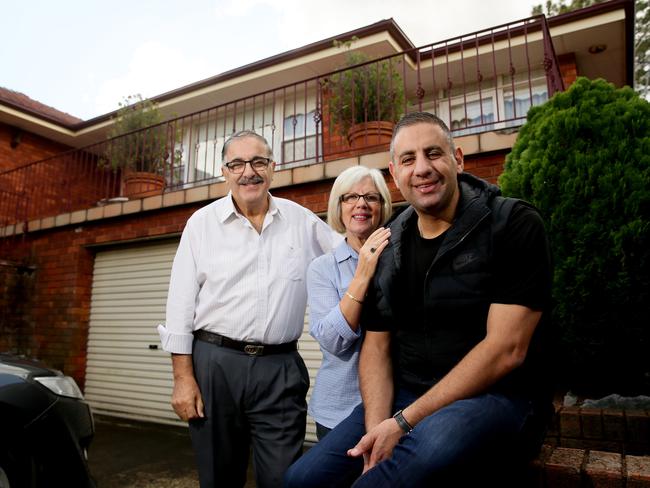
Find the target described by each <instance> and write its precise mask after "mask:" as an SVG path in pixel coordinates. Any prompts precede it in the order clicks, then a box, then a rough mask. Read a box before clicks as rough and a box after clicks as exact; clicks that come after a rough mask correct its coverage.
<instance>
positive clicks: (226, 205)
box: [217, 191, 282, 223]
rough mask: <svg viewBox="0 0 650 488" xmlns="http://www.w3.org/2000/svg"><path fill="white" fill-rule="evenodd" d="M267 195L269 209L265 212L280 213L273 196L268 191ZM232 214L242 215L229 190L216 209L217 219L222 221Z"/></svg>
mask: <svg viewBox="0 0 650 488" xmlns="http://www.w3.org/2000/svg"><path fill="white" fill-rule="evenodd" d="M268 196H269V209H268V211H267V213H268V214H269V215H273V216H275V215H276V214H279V215H282V212H280V209H279V208H278V206H277V204H276V203H275V199H274V198H273V196H272V195H271V194H270V193H268ZM233 216H234V217H243V215H242V214H241V213H240V212H239V211H238V210H237V207H235V201H234V200H233V198H232V192H231V191H229V192H228V194H227V195H226V196H225V197H224V202H223V206H221V207H220V208H218V209H217V217H218V218H219V221H220V222H222V223H223V222H225V221H226V220H228V218H230V217H233Z"/></svg>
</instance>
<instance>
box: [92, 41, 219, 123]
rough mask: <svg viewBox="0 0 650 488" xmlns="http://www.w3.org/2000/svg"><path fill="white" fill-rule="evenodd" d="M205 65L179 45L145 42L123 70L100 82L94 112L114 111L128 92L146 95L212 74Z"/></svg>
mask: <svg viewBox="0 0 650 488" xmlns="http://www.w3.org/2000/svg"><path fill="white" fill-rule="evenodd" d="M208 66H209V65H208V63H207V62H206V61H205V60H203V59H199V58H197V57H195V56H192V55H191V54H190V55H188V53H187V52H183V51H182V50H181V49H179V48H175V47H170V46H167V45H164V44H162V43H160V42H154V41H151V42H146V43H144V44H142V45H140V46H139V47H137V48H136V49H135V51H134V52H133V56H132V58H131V61H130V63H129V67H128V71H127V72H126V73H124V74H122V75H121V76H118V77H115V78H112V79H109V80H107V81H105V82H103V83H102V84H101V86H100V88H99V90H98V93H97V96H96V97H95V110H94V112H96V113H99V114H104V113H108V112H112V111H113V110H117V108H118V103H119V102H121V101H122V99H123V98H124V97H126V96H128V95H135V94H137V93H139V94H141V95H142V96H143V97H144V98H149V97H153V96H156V95H160V94H162V93H165V92H167V91H170V90H174V89H176V88H179V87H181V86H184V85H187V84H189V83H193V82H195V81H198V80H201V79H203V78H206V77H208V76H210V75H212V74H214V73H212V72H211V71H210V68H209V67H208Z"/></svg>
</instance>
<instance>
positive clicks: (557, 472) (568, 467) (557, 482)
mask: <svg viewBox="0 0 650 488" xmlns="http://www.w3.org/2000/svg"><path fill="white" fill-rule="evenodd" d="M584 458H585V451H583V450H582V449H569V448H564V447H558V448H556V449H555V450H554V451H553V453H552V454H551V456H550V457H549V458H548V460H547V461H546V464H545V467H544V471H545V473H546V484H547V486H549V487H553V488H565V487H566V488H574V487H576V486H579V484H580V479H581V475H580V471H581V468H582V463H583V462H584Z"/></svg>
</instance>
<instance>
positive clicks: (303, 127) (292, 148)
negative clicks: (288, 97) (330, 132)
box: [282, 110, 323, 167]
mask: <svg viewBox="0 0 650 488" xmlns="http://www.w3.org/2000/svg"><path fill="white" fill-rule="evenodd" d="M316 118H317V112H316V110H312V111H310V112H307V113H306V114H304V113H296V114H292V115H289V116H287V117H285V119H284V127H283V128H284V141H283V143H282V161H283V163H285V166H284V167H287V166H286V164H291V163H294V162H298V161H300V162H303V163H304V162H305V161H309V160H312V161H315V160H316V156H317V154H318V155H319V156H320V155H321V154H322V153H323V148H322V144H321V140H320V138H319V137H318V124H317V123H316ZM317 144H318V146H317Z"/></svg>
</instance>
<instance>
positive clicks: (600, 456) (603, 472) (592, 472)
mask: <svg viewBox="0 0 650 488" xmlns="http://www.w3.org/2000/svg"><path fill="white" fill-rule="evenodd" d="M622 469H623V466H622V456H621V455H620V454H618V453H613V452H602V451H591V452H589V454H588V455H587V462H586V465H585V476H586V478H587V480H589V482H590V486H593V487H594V488H623V485H624V481H623V476H622V475H623V473H622Z"/></svg>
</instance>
